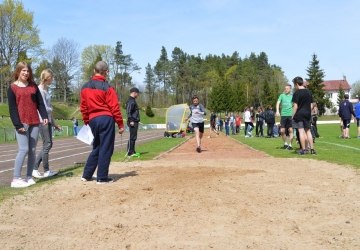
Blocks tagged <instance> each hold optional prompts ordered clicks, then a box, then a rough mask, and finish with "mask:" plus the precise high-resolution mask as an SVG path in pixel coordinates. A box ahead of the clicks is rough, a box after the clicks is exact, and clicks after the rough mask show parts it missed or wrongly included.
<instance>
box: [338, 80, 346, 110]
mask: <svg viewBox="0 0 360 250" xmlns="http://www.w3.org/2000/svg"><path fill="white" fill-rule="evenodd" d="M344 97H345V91H344V90H343V88H342V85H341V84H340V86H339V94H338V98H337V104H338V106H339V105H340V103H341V102H342V101H343V100H344Z"/></svg>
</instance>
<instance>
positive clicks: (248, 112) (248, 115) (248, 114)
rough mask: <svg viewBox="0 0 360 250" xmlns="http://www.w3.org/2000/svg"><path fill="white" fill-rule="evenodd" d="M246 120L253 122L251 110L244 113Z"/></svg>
mask: <svg viewBox="0 0 360 250" xmlns="http://www.w3.org/2000/svg"><path fill="white" fill-rule="evenodd" d="M244 121H245V122H251V114H250V111H249V110H247V111H245V113H244Z"/></svg>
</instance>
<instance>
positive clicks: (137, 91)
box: [130, 87, 140, 94]
mask: <svg viewBox="0 0 360 250" xmlns="http://www.w3.org/2000/svg"><path fill="white" fill-rule="evenodd" d="M132 92H135V93H138V94H139V93H140V91H139V89H138V88H136V87H133V88H131V89H130V93H132Z"/></svg>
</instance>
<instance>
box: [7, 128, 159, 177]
mask: <svg viewBox="0 0 360 250" xmlns="http://www.w3.org/2000/svg"><path fill="white" fill-rule="evenodd" d="M159 136H160V135H159ZM156 137H157V136H155V137H154V136H152V137H148V135H146V136H144V137H143V139H142V140H146V139H152V138H156ZM142 140H139V141H142ZM119 141H121V139H120V138H119V139H118V140H115V143H117V142H119ZM123 141H124V139H123ZM79 145H80V146H78V147H76V149H77V150H78V149H87V148H91V146H89V145H85V144H84V143H80V144H79ZM69 146H71V148H69ZM73 146H74V144H73V143H72V144H69V145H67V146H62V147H58V146H56V149H55V150H52V151H51V153H52V155H54V154H58V153H64V152H67V151H73V150H74V147H73ZM115 146H118V144H116V145H115ZM61 148H67V149H65V150H59V149H61ZM40 150H41V147H37V151H36V152H37V153H38V152H40ZM14 151H15V152H17V151H18V149H16V150H14ZM0 156H1V157H2V158H3V157H6V156H12V157H14V154H6V155H0ZM14 160H15V159H8V160H2V161H0V163H3V162H9V161H14ZM0 173H1V172H0Z"/></svg>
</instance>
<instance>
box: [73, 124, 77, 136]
mask: <svg viewBox="0 0 360 250" xmlns="http://www.w3.org/2000/svg"><path fill="white" fill-rule="evenodd" d="M73 130H74V131H73V132H74V136H77V134H78V127H77V126H74V128H73Z"/></svg>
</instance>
